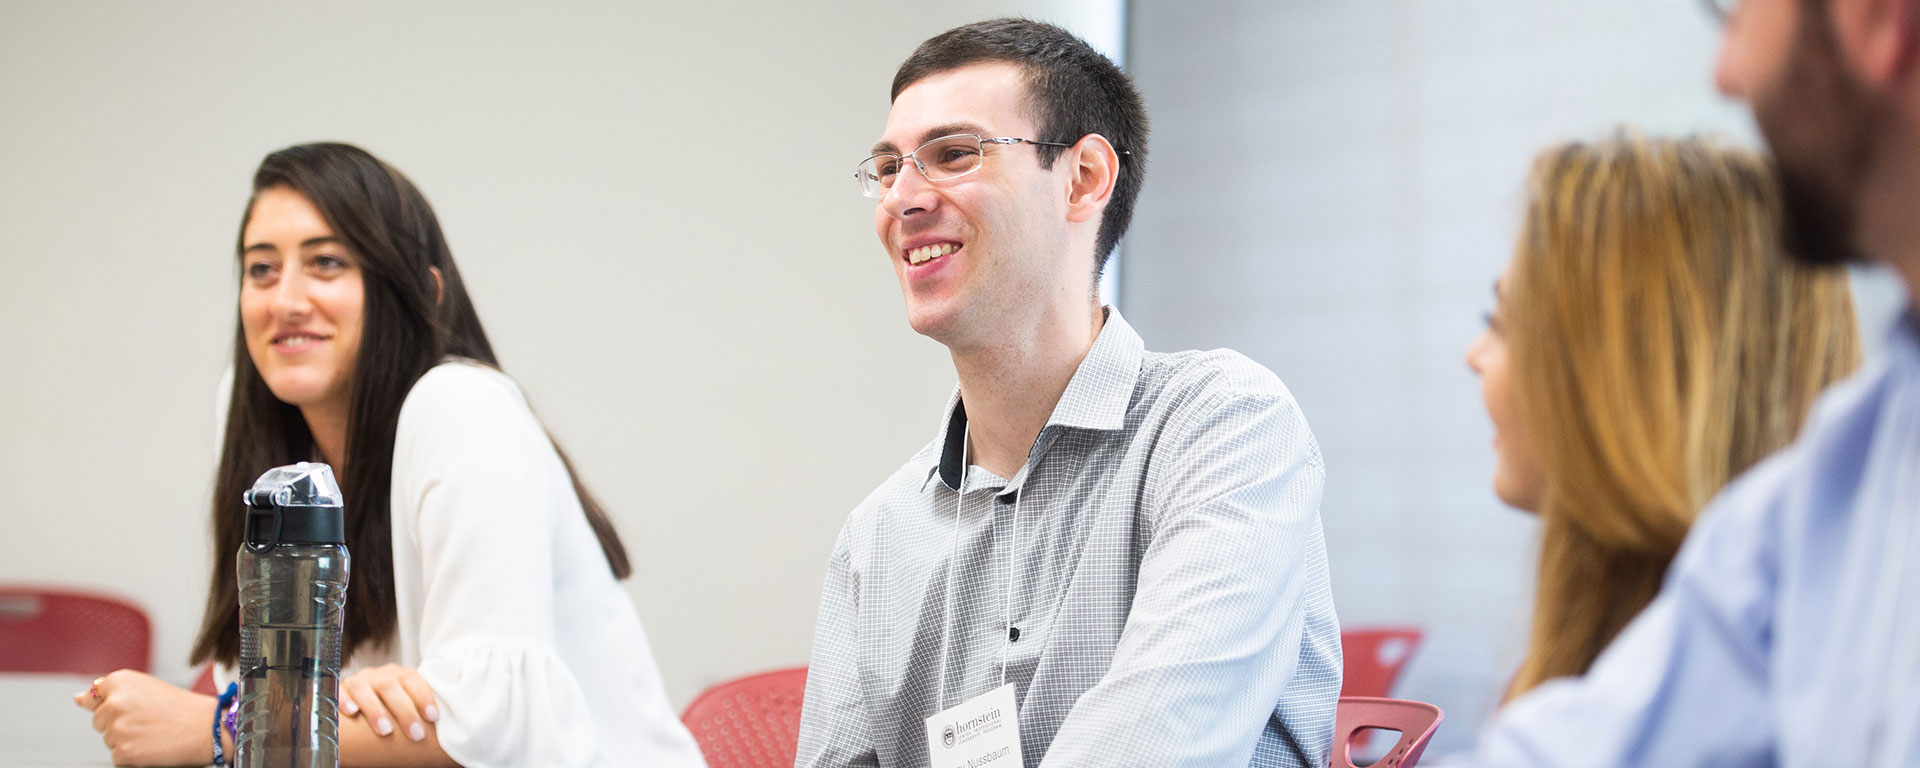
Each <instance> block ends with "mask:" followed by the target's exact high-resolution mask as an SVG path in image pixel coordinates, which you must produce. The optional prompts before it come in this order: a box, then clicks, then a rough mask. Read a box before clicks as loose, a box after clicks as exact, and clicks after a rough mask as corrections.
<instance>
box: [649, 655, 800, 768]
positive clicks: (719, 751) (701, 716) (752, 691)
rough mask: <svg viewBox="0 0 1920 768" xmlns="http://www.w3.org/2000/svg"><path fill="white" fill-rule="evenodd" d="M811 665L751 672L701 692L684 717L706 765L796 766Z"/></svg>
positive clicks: (724, 767)
mask: <svg viewBox="0 0 1920 768" xmlns="http://www.w3.org/2000/svg"><path fill="white" fill-rule="evenodd" d="M806 692H807V668H806V667H794V668H792V669H778V670H774V671H772V672H762V673H760V674H757V675H748V676H746V677H743V678H740V679H738V680H731V681H728V682H724V683H721V684H719V685H716V686H713V687H712V688H708V689H707V690H705V691H703V692H702V693H701V694H700V695H699V697H697V698H695V699H694V700H693V703H692V704H688V705H687V711H686V714H683V715H681V716H680V722H682V723H685V724H686V726H687V730H689V731H692V732H693V740H694V741H695V742H698V743H699V744H700V754H702V755H705V756H706V758H707V766H708V768H793V761H794V756H795V755H796V754H797V753H798V752H799V751H800V700H801V698H802V697H803V696H805V694H806Z"/></svg>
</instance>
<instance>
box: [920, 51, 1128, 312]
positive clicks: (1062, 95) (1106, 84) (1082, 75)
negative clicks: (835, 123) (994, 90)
mask: <svg viewBox="0 0 1920 768" xmlns="http://www.w3.org/2000/svg"><path fill="white" fill-rule="evenodd" d="M990 61H1004V62H1008V63H1012V64H1015V65H1018V66H1019V67H1020V69H1021V70H1022V71H1023V72H1024V73H1025V75H1026V86H1027V103H1026V108H1027V110H1028V114H1029V115H1031V116H1032V117H1033V121H1034V124H1035V125H1036V126H1037V129H1038V130H1039V132H1040V135H1039V136H1022V137H1021V138H1028V139H1035V140H1038V141H1053V142H1059V143H1062V144H1072V143H1074V142H1077V141H1079V140H1080V139H1082V138H1085V137H1086V136H1088V135H1089V134H1099V135H1101V136H1102V137H1105V138H1106V140H1107V142H1108V143H1110V144H1112V145H1113V148H1114V150H1115V151H1117V152H1120V153H1121V157H1120V175H1119V178H1117V179H1115V180H1114V185H1113V197H1112V199H1110V200H1109V201H1108V202H1107V210H1106V213H1105V215H1104V216H1103V217H1102V218H1101V220H1100V233H1099V236H1098V237H1097V238H1096V241H1095V243H1094V247H1093V261H1094V274H1095V275H1098V274H1099V273H1100V270H1101V269H1103V268H1105V267H1106V265H1107V259H1108V258H1110V257H1112V256H1113V247H1114V245H1116V244H1118V243H1119V242H1120V236H1121V235H1124V234H1126V233H1127V225H1128V224H1129V223H1131V222H1132V221H1133V202H1134V200H1136V199H1138V198H1139V197H1140V185H1141V183H1142V182H1144V181H1145V180H1146V176H1147V108H1146V106H1145V104H1143V103H1142V102H1141V100H1140V92H1139V91H1138V90H1135V89H1134V87H1133V80H1132V79H1131V78H1129V77H1127V74H1126V73H1125V72H1122V71H1120V67H1118V66H1115V65H1114V63H1113V61H1112V60H1111V59H1108V58H1107V57H1106V56H1103V55H1101V54H1100V52H1099V51H1096V50H1094V49H1093V46H1090V45H1087V42H1086V41H1085V40H1081V39H1080V38H1078V37H1075V36H1074V34H1073V33H1072V32H1068V31H1066V30H1064V29H1061V28H1059V27H1056V26H1054V25H1052V24H1046V23H1043V22H1038V21H1033V20H1030V19H991V20H988V21H981V22H975V23H973V24H968V25H966V26H962V27H955V28H953V29H950V30H947V31H946V32H942V33H940V34H939V35H936V36H934V37H932V38H930V39H928V40H927V41H926V42H924V43H921V44H920V47H919V48H917V49H915V50H914V52H913V55H911V56H908V57H907V60H906V61H905V62H903V63H901V65H900V70H899V71H898V72H895V73H894V75H893V96H892V98H895V99H898V98H900V92H901V91H904V90H906V89H907V87H908V86H910V85H913V84H914V83H916V82H919V81H920V80H921V79H923V78H926V77H929V76H931V75H937V74H940V73H942V72H948V71H951V70H955V69H959V68H961V67H964V66H968V65H970V64H979V63H983V62H990ZM1034 150H1035V151H1036V152H1038V153H1039V155H1040V167H1042V168H1052V167H1053V161H1054V160H1056V159H1058V158H1059V157H1060V153H1061V151H1062V148H1060V147H1046V146H1037V147H1034Z"/></svg>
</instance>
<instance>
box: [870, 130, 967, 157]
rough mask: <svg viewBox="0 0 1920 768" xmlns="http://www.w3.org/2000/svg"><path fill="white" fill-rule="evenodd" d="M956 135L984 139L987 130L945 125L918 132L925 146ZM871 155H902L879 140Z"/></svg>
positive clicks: (897, 148)
mask: <svg viewBox="0 0 1920 768" xmlns="http://www.w3.org/2000/svg"><path fill="white" fill-rule="evenodd" d="M957 133H971V134H973V135H975V136H980V137H982V138H985V137H986V135H987V129H986V128H983V127H981V126H980V125H979V124H977V123H947V124H945V125H936V126H934V127H932V128H928V129H926V130H924V131H921V132H920V144H925V143H927V142H929V141H933V140H934V139H938V138H940V137H942V136H952V135H954V134H957ZM916 146H918V145H916ZM872 154H876V155H898V154H902V153H901V152H900V148H899V147H896V146H894V145H893V142H891V141H887V140H886V139H881V140H880V141H878V142H876V143H875V144H874V145H873V152H872Z"/></svg>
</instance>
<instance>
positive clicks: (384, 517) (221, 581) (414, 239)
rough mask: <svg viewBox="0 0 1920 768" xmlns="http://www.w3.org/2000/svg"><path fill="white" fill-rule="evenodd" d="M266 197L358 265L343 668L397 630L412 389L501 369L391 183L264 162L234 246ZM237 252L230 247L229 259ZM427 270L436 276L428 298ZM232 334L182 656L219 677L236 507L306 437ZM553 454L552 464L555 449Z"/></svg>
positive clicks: (346, 479)
mask: <svg viewBox="0 0 1920 768" xmlns="http://www.w3.org/2000/svg"><path fill="white" fill-rule="evenodd" d="M278 188H284V189H291V190H293V191H295V192H298V193H300V194H301V195H302V196H304V197H305V198H306V199H307V200H308V201H309V202H311V203H313V206H314V207H315V208H317V209H319V211H320V213H321V215H322V216H324V217H326V220H327V224H328V226H330V227H332V228H333V232H334V235H335V236H336V237H338V238H339V239H340V240H341V241H342V242H343V243H344V244H345V245H346V247H347V249H348V250H349V251H350V252H352V253H353V255H354V256H355V257H357V261H358V262H359V264H360V269H361V271H362V278H363V282H364V285H365V290H366V300H365V305H364V306H365V309H364V310H363V311H364V313H365V316H364V318H363V322H362V328H363V332H362V336H361V340H360V351H359V355H358V357H357V358H356V359H355V360H354V370H353V377H352V389H353V405H352V407H351V410H350V412H349V414H348V416H347V438H346V454H347V455H348V456H351V457H353V458H352V461H351V462H350V463H348V464H347V465H346V468H345V471H344V473H343V475H342V476H341V477H340V478H339V479H340V487H341V491H342V493H343V495H344V496H345V497H346V500H347V505H346V528H347V548H348V551H350V552H352V554H353V579H352V580H351V582H350V585H349V587H348V590H349V591H348V600H347V616H346V636H345V638H344V643H343V644H342V647H341V652H342V654H343V656H344V657H347V658H351V657H352V656H353V653H354V651H356V650H357V649H359V648H361V647H362V646H363V644H366V643H373V644H374V645H376V646H378V645H385V644H386V643H387V642H388V641H390V640H392V639H393V634H394V632H395V630H396V627H397V624H398V621H399V619H398V615H397V613H396V608H395V605H394V588H393V587H394V585H393V538H392V536H393V533H392V532H393V524H392V521H391V518H390V510H389V509H388V501H389V497H390V491H391V487H392V482H393V477H392V472H393V441H394V436H395V430H396V428H397V427H398V424H399V420H400V406H401V404H402V403H403V402H405V400H406V398H407V393H408V392H409V391H411V390H412V389H413V385H414V382H416V381H418V380H419V378H420V377H421V376H422V375H424V374H425V373H426V372H427V371H428V370H430V369H432V368H433V367H434V366H435V365H438V364H440V362H441V361H443V360H445V359H446V358H448V357H461V358H466V359H469V360H473V361H475V362H478V363H481V364H484V365H488V366H492V367H494V368H498V367H499V361H498V360H497V359H496V358H495V357H494V354H493V345H491V344H489V343H488V342H487V334H486V331H485V330H483V329H482V328H481V327H480V316H479V314H477V313H476V312H475V311H474V308H473V302H472V300H471V299H470V298H468V296H467V289H466V285H465V284H464V283H462V282H461V280H460V270H459V268H458V267H456V266H454V263H453V253H452V251H451V250H449V249H448V247H447V240H446V236H445V235H444V234H443V233H442V232H441V230H440V221H439V219H438V218H436V217H435V216H434V215H433V208H432V207H430V206H428V204H427V199H426V197H425V196H424V195H422V194H420V190H419V189H417V188H415V187H414V185H413V183H412V182H410V181H408V180H407V178H406V177H405V176H402V175H401V174H400V172H399V171H397V170H394V169H393V167H391V166H389V165H387V164H386V163H383V162H381V161H380V159H379V158H376V157H374V156H373V155H371V154H369V153H368V152H367V151H366V150H363V149H360V148H359V147H355V146H351V145H348V144H332V143H327V144H303V145H300V146H295V147H288V148H286V149H282V150H280V151H278V152H274V153H273V154H270V155H267V157H266V159H265V160H262V161H261V162H260V168H259V170H257V171H255V172H254V176H253V196H252V198H250V199H249V200H248V201H247V210H246V213H245V214H244V215H243V216H242V217H241V220H240V231H241V233H242V234H241V237H242V238H244V237H245V232H246V229H247V222H248V220H249V219H251V218H252V215H253V203H254V201H255V200H256V199H258V198H259V195H260V193H261V192H263V191H266V190H269V189H278ZM245 246H246V244H245V242H240V243H239V244H238V245H237V246H236V249H235V250H236V253H238V252H240V251H241V250H242V249H244V248H245ZM434 270H438V271H439V273H440V284H439V285H436V282H435V280H434V276H433V271H434ZM235 326H236V329H235V332H234V342H233V395H232V399H231V400H230V401H229V402H228V407H227V425H226V436H225V438H224V440H223V443H222V447H221V451H220V465H219V469H218V470H216V472H215V474H214V482H213V574H212V577H211V578H210V579H209V581H210V582H211V587H210V589H209V590H208V593H207V608H206V616H205V618H204V619H203V621H202V623H201V627H200V635H199V637H198V639H196V640H195V641H194V645H193V653H192V657H191V663H194V664H198V663H200V662H203V661H208V660H212V661H216V662H219V663H223V664H231V663H233V662H234V661H235V660H236V659H237V658H238V657H239V655H240V615H239V600H238V584H237V577H236V575H235V572H234V566H235V560H236V552H237V550H238V549H239V548H240V539H241V534H242V530H241V527H242V526H241V523H242V518H241V515H240V514H239V512H240V506H239V505H240V497H241V494H242V493H243V492H244V491H245V490H246V489H247V488H249V487H251V486H252V485H253V482H254V480H255V479H256V478H258V477H259V476H260V475H261V474H262V473H264V472H266V471H267V470H268V469H271V468H273V467H277V466H282V465H285V464H291V463H293V462H296V461H305V460H309V459H312V458H313V434H312V433H311V432H310V431H308V429H307V423H306V420H305V418H303V417H302V416H301V414H300V409H298V408H296V407H294V406H292V405H289V404H287V403H284V402H281V401H280V400H279V399H277V398H275V397H274V396H273V392H271V391H270V390H268V389H267V385H266V382H265V381H264V380H262V379H261V378H260V372H259V370H258V369H257V368H255V367H254V364H253V358H252V357H251V356H250V355H249V354H248V353H247V346H246V332H245V330H244V329H243V328H240V327H239V323H238V322H237V321H236V323H235ZM554 449H555V450H556V451H559V446H558V445H555V446H554ZM560 460H561V461H562V462H563V463H564V464H565V465H566V468H567V473H568V475H569V476H570V477H572V479H573V488H574V492H575V493H576V494H578V495H579V497H580V506H581V507H582V508H583V509H584V510H585V511H586V515H587V522H588V523H589V524H590V525H591V526H592V528H593V532H594V534H595V535H596V536H598V537H599V540H600V547H601V549H602V550H603V551H604V552H605V553H606V556H607V564H608V565H609V566H610V567H611V569H612V570H613V573H614V576H615V577H616V578H626V577H627V576H628V575H629V574H630V573H631V572H632V570H633V569H632V566H631V565H630V564H629V562H628V560H627V552H626V548H625V547H624V546H622V545H621V543H620V536H619V534H618V533H617V532H615V531H614V528H613V523H612V521H610V520H608V519H607V515H606V512H605V511H603V510H602V509H601V508H600V505H599V503H598V502H596V501H595V500H594V498H593V496H592V494H590V493H588V492H587V489H586V487H585V486H584V485H582V484H581V482H580V478H579V475H578V474H577V473H575V472H574V471H573V465H572V463H571V462H570V461H568V460H567V458H566V454H565V453H564V452H562V453H561V454H560Z"/></svg>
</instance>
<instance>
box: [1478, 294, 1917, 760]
mask: <svg viewBox="0 0 1920 768" xmlns="http://www.w3.org/2000/svg"><path fill="white" fill-rule="evenodd" d="M1909 313H1910V314H1909V315H1908V316H1907V317H1906V318H1905V319H1903V320H1902V321H1901V322H1900V324H1899V325H1898V326H1897V327H1896V328H1895V330H1894V332H1893V334H1892V338H1891V339H1890V342H1889V345H1888V346H1889V349H1888V354H1887V359H1886V360H1885V361H1884V362H1882V363H1880V364H1878V365H1876V366H1874V367H1872V368H1870V369H1868V370H1866V371H1863V372H1862V373H1861V374H1859V375H1858V376H1856V377H1854V378H1853V379H1852V380H1850V381H1848V382H1846V383H1844V384H1842V385H1840V386H1838V387H1836V388H1835V389H1834V390H1833V391H1831V392H1829V393H1828V394H1827V395H1826V396H1825V397H1824V398H1823V399H1822V400H1821V403H1820V405H1819V406H1818V408H1817V409H1816V410H1815V413H1814V416H1813V418H1812V419H1811V420H1810V421H1809V424H1808V426H1807V428H1806V429H1805V430H1804V431H1803V432H1802V434H1801V437H1800V439H1799V440H1798V441H1796V442H1795V443H1794V444H1793V445H1792V446H1791V447H1790V448H1788V449H1786V450H1785V451H1783V452H1782V453H1780V454H1779V455H1776V456H1774V457H1773V458H1771V459H1769V460H1767V461H1766V462H1764V463H1762V464H1760V465H1759V466H1757V467H1755V468H1754V469H1753V470H1752V471H1750V472H1748V473H1747V474H1746V475H1745V476H1743V477H1741V478H1740V479H1739V480H1738V481H1736V482H1735V483H1734V484H1733V485H1731V486H1729V487H1728V489H1727V490H1726V492H1724V493H1723V494H1721V496H1720V498H1718V499H1717V500H1715V502H1714V503H1713V504H1712V505H1711V506H1710V507H1709V508H1708V510H1707V511H1706V512H1705V513H1704V515H1703V516H1702V518H1701V520H1700V522H1699V524H1698V525H1697V526H1696V527H1695V528H1694V530H1693V532H1692V534H1691V535H1690V536H1689V537H1688V539H1687V543H1686V545H1685V546H1684V547H1683V548H1682V549H1681V551H1680V555H1679V557H1678V558H1677V559H1676V560H1675V561H1674V564H1673V567H1672V569H1671V571H1670V572H1669V573H1668V577H1667V582H1666V585H1665V587H1664V589H1662V591H1661V593H1660V596H1659V597H1658V598H1657V599H1655V600H1654V601H1653V603H1652V604H1651V605H1649V606H1648V607H1647V609H1646V611H1645V612H1643V613H1642V614H1641V615H1640V616H1639V618H1637V619H1636V620H1634V622H1633V623H1632V624H1631V625H1630V626H1629V627H1628V628H1627V630H1626V631H1625V632H1623V633H1622V634H1621V635H1620V637H1619V638H1618V639H1617V640H1615V641H1614V643H1613V645H1612V646H1610V647H1609V648H1608V649H1607V651H1606V653H1604V654H1603V655H1602V656H1601V657H1600V659H1599V660H1598V661H1596V662H1595V663H1594V666H1593V668H1592V670H1591V671H1589V673H1588V674H1587V675H1586V676H1585V677H1583V678H1577V679H1575V678H1569V679H1565V680H1559V681H1555V682H1551V683H1548V684H1546V685H1543V686H1540V687H1539V688H1537V689H1535V691H1534V692H1533V693H1531V694H1529V695H1527V696H1526V697H1524V698H1522V699H1520V700H1519V701H1516V702H1514V703H1513V704H1511V705H1509V706H1508V707H1507V708H1506V710H1505V711H1503V712H1502V713H1501V715H1500V717H1499V719H1498V720H1497V721H1496V722H1495V723H1494V724H1493V726H1492V727H1491V728H1490V729H1489V730H1488V732H1487V733H1486V735H1485V737H1484V738H1483V740H1482V742H1481V751H1480V754H1479V755H1478V756H1476V757H1475V758H1474V759H1473V760H1472V762H1471V764H1474V765H1486V766H1529V768H1537V767H1539V766H1555V767H1570V766H1627V765H1633V766H1639V765H1649V766H1696V765H1715V766H1745V765H1784V766H1838V765H1846V766H1920V327H1917V326H1916V321H1915V319H1914V316H1913V315H1912V314H1911V313H1912V309H1911V308H1910V309H1909Z"/></svg>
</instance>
